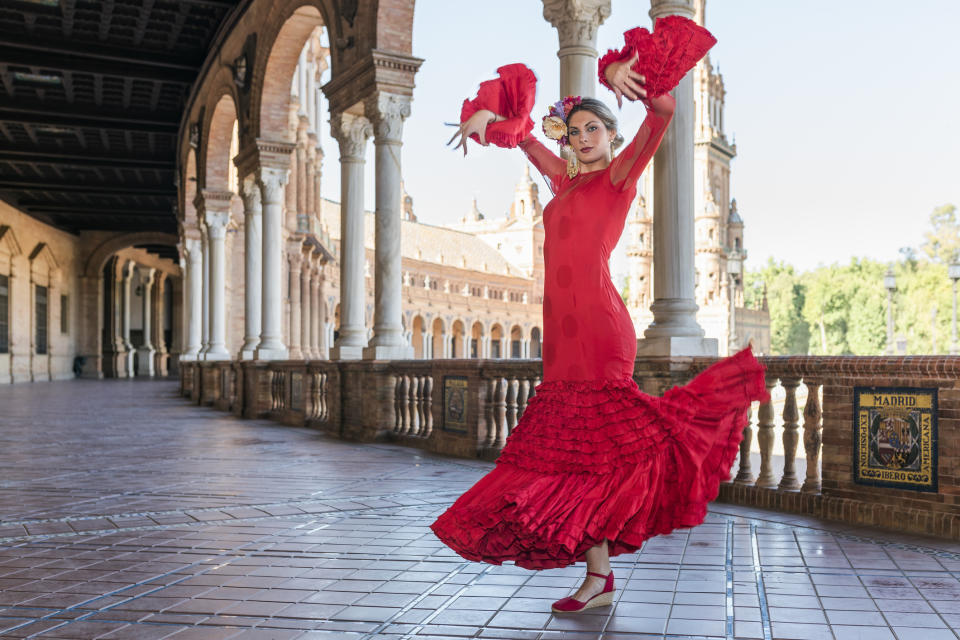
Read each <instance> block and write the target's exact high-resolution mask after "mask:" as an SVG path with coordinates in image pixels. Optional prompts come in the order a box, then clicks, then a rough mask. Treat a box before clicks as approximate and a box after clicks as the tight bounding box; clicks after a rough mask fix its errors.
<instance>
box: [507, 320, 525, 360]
mask: <svg viewBox="0 0 960 640" xmlns="http://www.w3.org/2000/svg"><path fill="white" fill-rule="evenodd" d="M504 356H505V357H507V358H522V357H523V329H521V328H520V325H518V324H515V325H513V326H512V327H510V344H509V346H508V353H506V354H504Z"/></svg>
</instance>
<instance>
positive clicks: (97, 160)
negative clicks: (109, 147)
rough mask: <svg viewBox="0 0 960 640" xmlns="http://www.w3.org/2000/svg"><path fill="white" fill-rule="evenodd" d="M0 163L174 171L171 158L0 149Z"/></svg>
mask: <svg viewBox="0 0 960 640" xmlns="http://www.w3.org/2000/svg"><path fill="white" fill-rule="evenodd" d="M0 162H20V163H26V164H55V165H73V166H77V167H104V168H112V169H158V170H160V171H174V169H175V168H176V167H175V165H174V161H173V158H171V159H169V160H167V159H163V158H157V157H153V158H149V157H147V158H144V157H141V156H120V155H113V154H111V155H95V154H75V153H61V152H54V151H23V150H20V149H0Z"/></svg>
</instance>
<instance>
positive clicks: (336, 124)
mask: <svg viewBox="0 0 960 640" xmlns="http://www.w3.org/2000/svg"><path fill="white" fill-rule="evenodd" d="M330 128H331V133H332V135H333V137H334V138H336V140H337V142H338V143H339V144H340V200H341V203H340V335H339V336H338V337H337V342H336V344H335V345H334V346H333V348H332V349H331V350H330V358H331V359H332V360H358V359H360V358H361V357H362V356H363V348H364V347H365V346H366V344H367V329H366V326H365V322H364V298H366V292H365V290H364V277H363V262H364V246H363V166H364V162H365V161H364V152H365V147H366V144H367V138H369V137H370V136H371V135H372V134H373V127H372V126H371V124H370V121H369V120H367V119H366V118H364V117H363V116H356V115H353V114H349V113H334V114H332V115H331V116H330Z"/></svg>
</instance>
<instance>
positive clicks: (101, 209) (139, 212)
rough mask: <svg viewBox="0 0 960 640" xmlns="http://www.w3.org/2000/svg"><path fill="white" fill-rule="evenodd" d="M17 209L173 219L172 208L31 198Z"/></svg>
mask: <svg viewBox="0 0 960 640" xmlns="http://www.w3.org/2000/svg"><path fill="white" fill-rule="evenodd" d="M17 208H18V209H24V210H25V211H27V212H28V213H53V214H60V215H75V216H121V217H135V218H170V220H174V215H173V208H172V207H166V208H163V209H141V208H137V209H132V208H130V207H129V205H124V206H123V207H117V208H115V209H114V208H111V207H109V206H106V205H99V206H97V207H90V206H85V205H49V204H44V203H43V202H38V201H33V200H27V201H24V200H20V201H19V202H18V203H17Z"/></svg>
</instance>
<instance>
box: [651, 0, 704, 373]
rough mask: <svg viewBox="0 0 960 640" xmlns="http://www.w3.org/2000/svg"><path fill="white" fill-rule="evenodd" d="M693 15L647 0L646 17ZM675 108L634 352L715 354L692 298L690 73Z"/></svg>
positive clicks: (689, 7) (657, 169) (657, 182)
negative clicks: (649, 286)
mask: <svg viewBox="0 0 960 640" xmlns="http://www.w3.org/2000/svg"><path fill="white" fill-rule="evenodd" d="M671 14H676V15H682V16H685V17H687V18H693V15H694V8H693V0H651V9H650V17H651V18H659V17H663V16H667V15H671ZM673 96H674V98H676V101H677V106H676V112H675V113H674V115H673V121H672V122H671V123H670V126H669V127H668V128H667V132H666V135H665V136H664V138H663V142H662V143H661V144H660V148H659V150H658V151H657V153H656V156H655V157H654V161H653V181H654V187H653V259H654V267H653V296H654V301H653V304H652V305H651V306H650V311H651V312H652V313H653V322H652V323H651V324H650V326H649V327H647V330H646V331H645V332H644V339H642V340H638V341H637V356H638V357H649V356H716V355H717V354H718V352H719V344H718V341H717V340H716V339H714V338H704V337H703V336H704V331H703V329H702V328H701V327H700V325H699V324H698V323H697V309H698V307H697V303H696V301H695V299H694V295H695V291H694V273H695V269H694V219H693V186H694V185H693V127H694V102H693V76H692V75H691V74H687V75H686V76H684V78H683V80H681V81H680V84H679V85H678V86H677V88H676V89H674V90H673Z"/></svg>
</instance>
